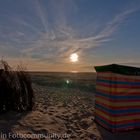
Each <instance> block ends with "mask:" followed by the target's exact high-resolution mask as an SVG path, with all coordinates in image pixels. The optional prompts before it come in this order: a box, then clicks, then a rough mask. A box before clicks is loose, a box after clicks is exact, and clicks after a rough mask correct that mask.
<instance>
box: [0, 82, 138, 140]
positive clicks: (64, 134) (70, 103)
mask: <svg viewBox="0 0 140 140" xmlns="http://www.w3.org/2000/svg"><path fill="white" fill-rule="evenodd" d="M33 87H34V90H35V107H34V110H33V111H32V112H28V113H24V114H20V113H19V114H17V113H14V112H9V113H6V114H3V115H1V116H0V130H1V133H0V137H1V139H3V140H5V139H6V138H7V139H10V140H12V139H17V140H22V139H23V140H25V139H47V140H50V139H52V140H56V139H61V140H62V139H68V140H139V139H140V131H139V130H135V131H129V132H119V133H110V132H109V131H107V130H105V129H103V128H102V127H101V126H99V125H98V124H96V123H95V122H94V94H93V93H90V92H87V91H81V90H78V89H67V88H54V87H51V88H49V87H47V88H46V87H43V86H39V85H35V84H34V85H33Z"/></svg>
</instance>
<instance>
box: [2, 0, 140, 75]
mask: <svg viewBox="0 0 140 140" xmlns="http://www.w3.org/2000/svg"><path fill="white" fill-rule="evenodd" d="M139 26H140V0H107V1H105V0H1V4H0V58H1V59H4V60H6V61H8V62H9V64H10V65H11V66H12V67H13V68H15V67H16V66H17V65H18V64H19V65H22V66H24V67H27V69H28V70H29V71H65V72H71V71H79V72H92V71H94V66H97V65H106V64H112V63H117V64H125V65H130V66H137V67H140V54H139V53H140V27H139ZM72 53H77V55H78V56H79V57H78V58H79V60H78V61H77V62H75V63H73V62H71V61H70V55H71V54H72Z"/></svg>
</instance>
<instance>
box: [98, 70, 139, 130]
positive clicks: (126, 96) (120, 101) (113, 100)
mask: <svg viewBox="0 0 140 140" xmlns="http://www.w3.org/2000/svg"><path fill="white" fill-rule="evenodd" d="M95 100H96V101H95V113H96V117H95V119H96V121H97V122H98V123H99V124H101V125H102V126H104V127H105V128H107V129H109V130H111V131H121V130H128V129H134V128H140V76H132V75H121V74H116V73H112V72H98V73H97V80H96V95H95Z"/></svg>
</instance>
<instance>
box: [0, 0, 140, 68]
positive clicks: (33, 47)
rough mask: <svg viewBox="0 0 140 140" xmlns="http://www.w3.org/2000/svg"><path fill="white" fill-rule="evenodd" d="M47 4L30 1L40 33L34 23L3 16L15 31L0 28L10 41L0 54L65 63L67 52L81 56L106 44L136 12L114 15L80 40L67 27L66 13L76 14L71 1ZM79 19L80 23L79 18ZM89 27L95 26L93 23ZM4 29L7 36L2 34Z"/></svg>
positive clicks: (61, 0)
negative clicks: (96, 30) (86, 51)
mask: <svg viewBox="0 0 140 140" xmlns="http://www.w3.org/2000/svg"><path fill="white" fill-rule="evenodd" d="M47 4H48V5H45V6H47V8H46V7H45V6H44V4H43V3H41V1H39V0H37V1H34V2H33V6H34V7H35V8H34V10H35V11H34V13H36V16H37V19H38V20H40V22H39V23H40V24H41V25H40V26H41V27H43V30H42V28H41V27H40V26H36V25H37V24H33V22H30V21H28V20H26V19H24V18H20V17H16V16H6V17H5V18H8V20H9V21H11V23H13V24H15V26H14V27H15V28H13V26H12V25H11V26H10V28H9V27H8V26H5V27H4V28H3V26H2V27H0V31H1V29H2V28H3V29H4V35H5V38H10V39H11V40H10V39H9V40H10V41H9V42H8V44H2V45H1V46H0V50H2V51H1V52H2V53H1V54H5V55H6V56H7V55H9V57H12V56H14V55H15V57H17V56H21V57H22V58H28V59H33V60H35V61H37V62H38V63H39V62H41V61H43V62H47V63H48V64H67V63H68V61H69V60H68V59H69V55H70V54H71V53H74V52H76V53H78V54H79V55H83V53H84V52H85V50H88V49H90V48H96V47H98V46H100V45H101V44H102V43H105V42H108V41H110V40H111V39H112V34H114V33H115V31H116V30H118V28H119V26H120V25H121V24H122V23H123V22H124V21H125V20H126V19H127V18H128V17H129V16H130V15H131V14H132V13H134V12H136V11H137V10H139V8H131V9H128V10H124V11H122V12H121V13H119V14H116V15H115V16H114V18H112V20H111V21H108V22H107V24H105V26H104V27H102V26H101V27H99V28H100V30H99V31H98V32H96V33H90V34H94V35H91V36H86V35H85V36H84V37H83V36H82V37H81V35H80V32H79V30H78V29H77V30H76V29H75V28H73V27H72V26H70V25H69V24H68V16H67V13H70V12H76V11H77V6H76V4H75V2H74V1H69V2H67V1H65V0H60V2H59V3H58V2H54V1H50V0H49V1H48V3H47ZM80 20H81V22H82V19H80ZM95 20H96V19H95ZM97 20H98V19H97ZM85 26H86V25H85ZM92 26H93V27H96V25H95V24H94V23H93V25H92ZM99 26H100V25H99ZM6 30H8V33H6V32H5V31H6ZM81 30H82V29H81ZM83 30H84V29H83ZM94 31H95V30H93V32H94ZM85 32H86V31H85ZM91 32H92V30H91ZM13 42H14V43H13ZM14 45H15V46H14ZM17 45H19V46H17ZM21 46H23V47H21ZM83 61H84V60H83ZM83 65H85V64H83ZM81 67H82V66H81ZM83 67H84V66H83Z"/></svg>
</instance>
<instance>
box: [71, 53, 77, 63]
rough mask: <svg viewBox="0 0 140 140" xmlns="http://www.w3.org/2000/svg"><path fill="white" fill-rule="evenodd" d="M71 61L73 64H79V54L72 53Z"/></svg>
mask: <svg viewBox="0 0 140 140" xmlns="http://www.w3.org/2000/svg"><path fill="white" fill-rule="evenodd" d="M70 61H71V62H77V61H78V54H77V53H72V54H71V55H70Z"/></svg>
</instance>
